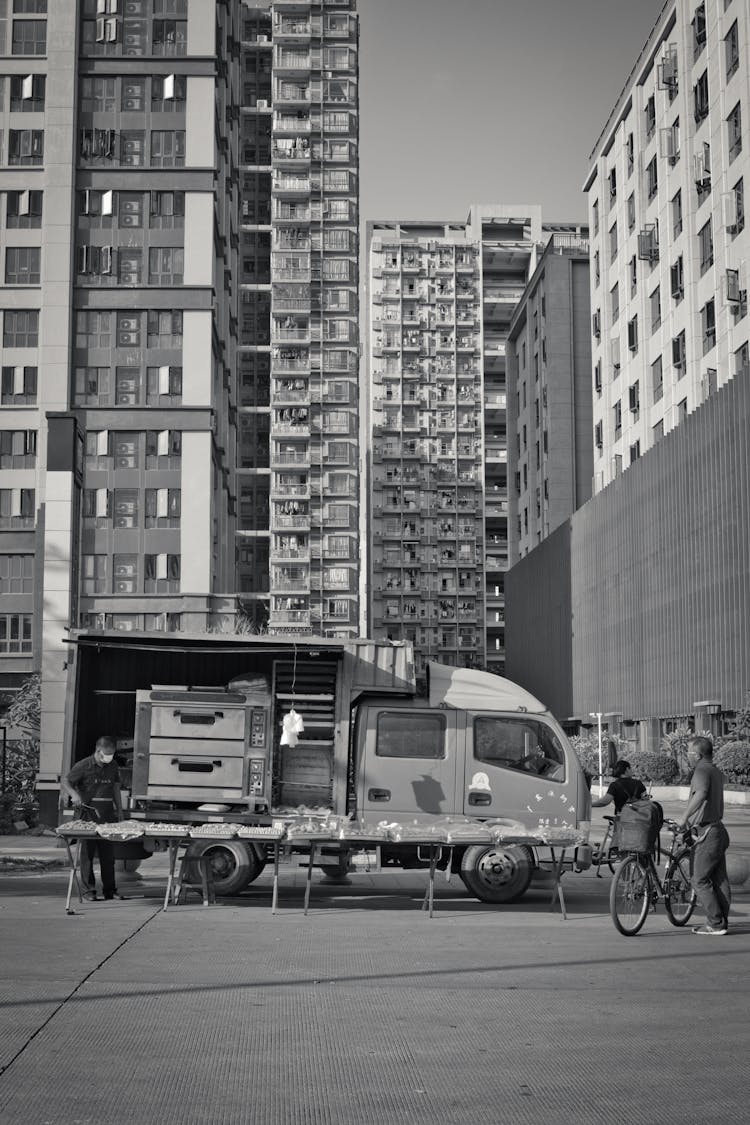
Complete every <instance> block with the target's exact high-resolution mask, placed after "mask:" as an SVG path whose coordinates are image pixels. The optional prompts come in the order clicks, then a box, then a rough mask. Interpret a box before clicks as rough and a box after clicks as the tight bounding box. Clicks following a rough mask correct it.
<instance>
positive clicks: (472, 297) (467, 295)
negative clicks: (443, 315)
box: [456, 285, 479, 301]
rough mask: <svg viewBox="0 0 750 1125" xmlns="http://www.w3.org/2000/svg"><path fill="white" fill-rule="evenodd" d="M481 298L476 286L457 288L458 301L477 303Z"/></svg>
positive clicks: (459, 286)
mask: <svg viewBox="0 0 750 1125" xmlns="http://www.w3.org/2000/svg"><path fill="white" fill-rule="evenodd" d="M478 296H479V291H478V290H477V288H476V287H475V286H474V285H457V286H456V300H457V301H476V300H477V298H478Z"/></svg>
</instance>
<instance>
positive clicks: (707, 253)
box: [698, 219, 714, 276]
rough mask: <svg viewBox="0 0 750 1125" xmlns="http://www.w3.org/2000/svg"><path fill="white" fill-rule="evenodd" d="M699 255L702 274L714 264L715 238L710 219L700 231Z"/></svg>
mask: <svg viewBox="0 0 750 1125" xmlns="http://www.w3.org/2000/svg"><path fill="white" fill-rule="evenodd" d="M698 257H699V259H700V270H701V276H703V274H704V273H705V272H706V270H708V269H710V267H711V266H712V265H713V264H714V239H713V232H712V229H711V220H710V219H709V220H708V222H707V223H705V224H704V225H703V226H702V227H701V229H700V230H699V231H698Z"/></svg>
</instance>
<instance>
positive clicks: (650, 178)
mask: <svg viewBox="0 0 750 1125" xmlns="http://www.w3.org/2000/svg"><path fill="white" fill-rule="evenodd" d="M658 186H659V179H658V173H657V170H656V157H655V156H654V157H652V159H651V160H650V161H649V163H648V165H647V167H646V195H647V196H648V199H649V200H652V199H653V198H654V196H655V195H656V190H657V188H658Z"/></svg>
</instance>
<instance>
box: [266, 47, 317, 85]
mask: <svg viewBox="0 0 750 1125" xmlns="http://www.w3.org/2000/svg"><path fill="white" fill-rule="evenodd" d="M273 67H274V73H275V74H276V76H277V77H278V78H282V77H283V76H285V75H292V74H293V75H304V74H307V73H308V72H309V71H310V70H311V68H312V55H311V53H310V51H306V50H294V48H293V47H291V46H288V47H287V46H284V47H282V46H281V45H277V46H276V47H275V48H274V52H273Z"/></svg>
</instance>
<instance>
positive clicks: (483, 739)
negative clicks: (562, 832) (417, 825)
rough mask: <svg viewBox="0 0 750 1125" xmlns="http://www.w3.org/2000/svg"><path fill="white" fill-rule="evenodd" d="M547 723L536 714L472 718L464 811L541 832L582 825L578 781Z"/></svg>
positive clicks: (468, 727) (468, 731) (474, 714)
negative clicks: (544, 824) (542, 825)
mask: <svg viewBox="0 0 750 1125" xmlns="http://www.w3.org/2000/svg"><path fill="white" fill-rule="evenodd" d="M568 772H569V771H566V764H565V752H564V750H563V747H562V746H561V744H560V741H559V739H558V737H557V735H556V733H555V731H554V730H553V729H552V727H551V726H549V725H548V724H547V723H545V722H543V721H542V720H541V719H539V718H537V717H536V716H533V715H527V714H513V715H498V714H497V713H494V714H492V713H490V714H482V713H477V712H467V713H466V745H465V754H464V769H463V784H464V793H463V811H464V813H465V814H466V815H467V816H478V817H482V818H487V819H490V818H492V817H502V818H507V819H510V820H518V821H521V822H522V823H523V824H525V825H526V826H527V827H529V828H536V827H537V826H538V824H539V821H540V820H549V823H550V824H551V825H559V826H562V825H564V824H573V825H574V824H575V823H576V813H575V807H576V800H577V776H573V777H570V776H568Z"/></svg>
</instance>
